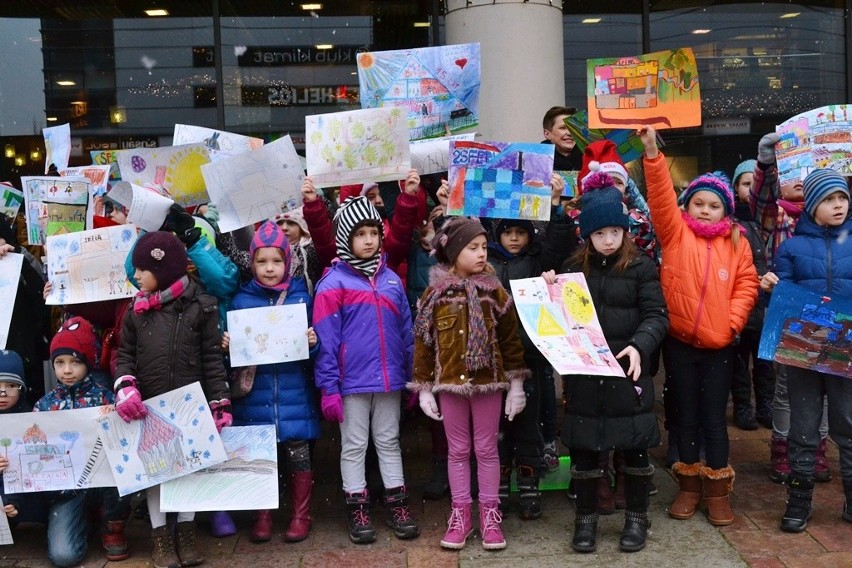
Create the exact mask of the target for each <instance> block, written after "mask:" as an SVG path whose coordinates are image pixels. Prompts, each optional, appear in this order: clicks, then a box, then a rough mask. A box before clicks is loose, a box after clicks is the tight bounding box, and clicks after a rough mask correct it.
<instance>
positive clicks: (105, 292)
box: [45, 224, 136, 305]
mask: <svg viewBox="0 0 852 568" xmlns="http://www.w3.org/2000/svg"><path fill="white" fill-rule="evenodd" d="M135 242H136V227H134V226H133V225H129V224H128V225H119V226H115V227H105V228H103V229H94V230H92V231H81V232H79V233H71V234H69V235H55V236H52V237H47V241H46V244H45V250H46V251H47V278H48V280H49V281H50V282H51V283H52V289H51V292H50V294H49V295H48V296H47V298H45V303H46V304H48V305H64V304H81V303H85V302H97V301H100V300H116V299H120V298H130V297H132V296H133V295H134V294H136V288H135V287H134V286H133V284H132V283H131V282H130V281H129V280H128V279H127V272H126V271H125V269H124V261H125V259H126V258H127V254H128V253H129V252H130V249H131V248H132V247H133V243H135Z"/></svg>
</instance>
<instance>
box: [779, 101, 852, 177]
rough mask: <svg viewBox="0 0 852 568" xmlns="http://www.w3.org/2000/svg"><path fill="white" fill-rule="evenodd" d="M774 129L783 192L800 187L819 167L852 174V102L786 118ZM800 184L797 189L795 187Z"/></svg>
mask: <svg viewBox="0 0 852 568" xmlns="http://www.w3.org/2000/svg"><path fill="white" fill-rule="evenodd" d="M775 131H776V132H777V133H778V134H779V136H780V140H779V141H778V144H776V145H775V156H776V159H777V163H778V183H779V184H780V186H781V191H782V192H786V191H793V190H795V189H799V190H800V189H801V185H802V180H804V179H805V177H806V176H807V175H808V173H810V172H811V170H813V169H817V168H828V169H832V170H834V171H836V172H838V173H840V174H842V175H845V176H852V105H828V106H824V107H820V108H817V109H813V110H809V111H808V112H804V113H802V114H797V115H796V116H794V117H792V118H789V119H787V120H786V121H784V122H783V123H782V124H780V125H779V126H778V127H777V128H776V129H775ZM796 186H798V188H797V187H796Z"/></svg>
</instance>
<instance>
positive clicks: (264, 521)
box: [249, 509, 272, 543]
mask: <svg viewBox="0 0 852 568" xmlns="http://www.w3.org/2000/svg"><path fill="white" fill-rule="evenodd" d="M271 538H272V512H271V511H270V510H269V509H264V510H260V511H258V512H257V516H256V517H255V518H254V524H253V525H252V527H251V536H249V540H250V541H251V542H255V543H258V542H267V541H268V540H270V539H271Z"/></svg>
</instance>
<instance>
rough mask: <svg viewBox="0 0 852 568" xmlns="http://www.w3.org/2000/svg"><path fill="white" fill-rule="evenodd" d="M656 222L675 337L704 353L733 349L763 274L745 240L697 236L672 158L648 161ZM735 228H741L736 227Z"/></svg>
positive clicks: (662, 279)
mask: <svg viewBox="0 0 852 568" xmlns="http://www.w3.org/2000/svg"><path fill="white" fill-rule="evenodd" d="M643 163H644V166H645V184H646V187H647V189H648V207H649V208H650V210H651V222H652V223H653V225H654V230H655V231H656V233H657V239H658V240H659V242H660V247H661V248H662V252H663V263H662V266H661V268H660V283H661V284H662V287H663V295H664V296H665V298H666V305H667V306H668V308H669V319H670V326H669V335H671V336H672V337H674V338H675V339H677V340H679V341H682V342H684V343H688V344H690V345H693V346H695V347H699V348H703V349H721V348H722V347H725V346H726V345H730V344H731V342H732V341H733V340H734V338H735V337H736V336H737V334H739V333H740V331H742V329H743V327H745V324H746V321H747V320H748V315H749V313H750V312H751V309H752V308H753V307H754V305H755V303H756V302H757V292H758V280H757V270H756V269H755V267H754V262H753V261H752V254H751V247H750V246H749V244H748V240H747V239H746V238H745V237H744V236H742V238H740V239H738V242H737V245H736V247H735V246H734V241H733V239H732V237H731V236H730V234H728V235H727V236H720V237H715V238H706V237H703V236H699V235H696V234H695V233H694V232H693V231H692V229H691V228H690V227H689V226H688V225H687V224H686V221H684V219H683V215H682V211H681V209H680V207H678V204H677V194H675V191H674V185H673V184H672V179H671V176H670V175H669V169H668V165H667V164H666V159H665V157H664V156H663V155H662V154H659V155H658V156H657V157H656V158H653V159H649V158H644V159H643ZM733 230H735V231H736V230H738V228H737V227H736V226H734V229H733Z"/></svg>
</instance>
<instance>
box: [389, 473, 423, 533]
mask: <svg viewBox="0 0 852 568" xmlns="http://www.w3.org/2000/svg"><path fill="white" fill-rule="evenodd" d="M385 522H386V523H387V524H388V526H389V527H390V528H392V529H393V533H394V534H395V535H396V538H398V539H401V540H408V539H411V538H417V537H418V536H420V527H418V526H417V521H415V520H414V517H413V516H411V508H410V507H409V506H408V490H407V489H406V488H405V485H400V486H399V487H393V488H391V489H385Z"/></svg>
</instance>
